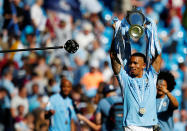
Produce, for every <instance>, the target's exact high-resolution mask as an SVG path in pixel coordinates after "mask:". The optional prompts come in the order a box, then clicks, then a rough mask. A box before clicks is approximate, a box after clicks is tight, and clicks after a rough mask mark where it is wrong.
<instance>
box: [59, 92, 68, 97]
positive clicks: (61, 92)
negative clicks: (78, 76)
mask: <svg viewBox="0 0 187 131" xmlns="http://www.w3.org/2000/svg"><path fill="white" fill-rule="evenodd" d="M60 95H61V96H62V97H63V98H67V97H68V96H67V95H64V94H63V93H62V92H60Z"/></svg>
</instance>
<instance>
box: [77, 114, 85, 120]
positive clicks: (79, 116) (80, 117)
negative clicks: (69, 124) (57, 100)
mask: <svg viewBox="0 0 187 131" xmlns="http://www.w3.org/2000/svg"><path fill="white" fill-rule="evenodd" d="M77 117H78V118H79V120H84V118H85V117H84V116H83V115H81V114H77Z"/></svg>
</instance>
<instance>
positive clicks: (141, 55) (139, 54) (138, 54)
mask: <svg viewBox="0 0 187 131" xmlns="http://www.w3.org/2000/svg"><path fill="white" fill-rule="evenodd" d="M132 56H138V57H142V58H143V61H144V63H145V62H146V57H145V55H144V54H142V53H139V52H136V53H134V54H132V55H131V57H132Z"/></svg>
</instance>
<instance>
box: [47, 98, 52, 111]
mask: <svg viewBox="0 0 187 131" xmlns="http://www.w3.org/2000/svg"><path fill="white" fill-rule="evenodd" d="M45 110H47V111H48V110H54V107H53V104H52V99H51V98H50V99H49V101H48V103H47V106H46V108H45Z"/></svg>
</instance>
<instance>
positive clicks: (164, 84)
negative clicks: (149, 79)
mask: <svg viewBox="0 0 187 131" xmlns="http://www.w3.org/2000/svg"><path fill="white" fill-rule="evenodd" d="M156 88H157V94H158V95H159V96H162V95H164V92H163V91H162V90H164V88H165V89H167V82H166V80H158V81H157V86H156Z"/></svg>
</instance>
